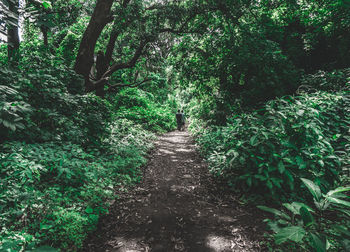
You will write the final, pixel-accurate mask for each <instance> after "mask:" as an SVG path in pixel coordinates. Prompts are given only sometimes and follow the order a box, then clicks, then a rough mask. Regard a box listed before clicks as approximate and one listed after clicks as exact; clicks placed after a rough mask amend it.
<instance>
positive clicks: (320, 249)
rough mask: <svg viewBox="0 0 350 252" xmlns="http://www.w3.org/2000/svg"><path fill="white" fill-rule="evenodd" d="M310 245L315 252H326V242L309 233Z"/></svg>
mask: <svg viewBox="0 0 350 252" xmlns="http://www.w3.org/2000/svg"><path fill="white" fill-rule="evenodd" d="M311 241H312V243H311V245H312V247H313V248H314V249H315V250H316V251H317V252H326V250H327V249H326V248H327V240H326V239H322V238H321V237H319V236H318V235H316V234H313V233H311Z"/></svg>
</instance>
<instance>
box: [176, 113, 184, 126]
mask: <svg viewBox="0 0 350 252" xmlns="http://www.w3.org/2000/svg"><path fill="white" fill-rule="evenodd" d="M182 115H183V114H182V113H179V112H178V113H176V123H177V129H178V130H180V129H181V126H182Z"/></svg>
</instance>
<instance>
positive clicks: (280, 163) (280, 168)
mask: <svg viewBox="0 0 350 252" xmlns="http://www.w3.org/2000/svg"><path fill="white" fill-rule="evenodd" d="M285 170H286V168H285V166H284V164H283V162H282V161H280V162H279V163H278V171H279V172H280V173H281V174H282V173H283V172H284V171H285Z"/></svg>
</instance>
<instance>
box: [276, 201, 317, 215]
mask: <svg viewBox="0 0 350 252" xmlns="http://www.w3.org/2000/svg"><path fill="white" fill-rule="evenodd" d="M282 205H283V206H284V207H285V208H287V209H288V210H289V211H291V212H292V213H293V214H295V215H299V214H300V208H301V207H304V208H306V209H307V210H308V211H309V212H312V213H313V212H315V211H314V210H313V209H312V208H311V207H309V206H308V205H306V204H304V203H301V202H292V203H291V204H289V203H283V204H282Z"/></svg>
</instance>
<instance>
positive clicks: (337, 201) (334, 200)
mask: <svg viewBox="0 0 350 252" xmlns="http://www.w3.org/2000/svg"><path fill="white" fill-rule="evenodd" d="M327 200H328V201H329V202H332V203H335V204H337V205H341V206H345V207H350V202H349V201H346V200H341V199H338V198H334V197H327Z"/></svg>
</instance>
